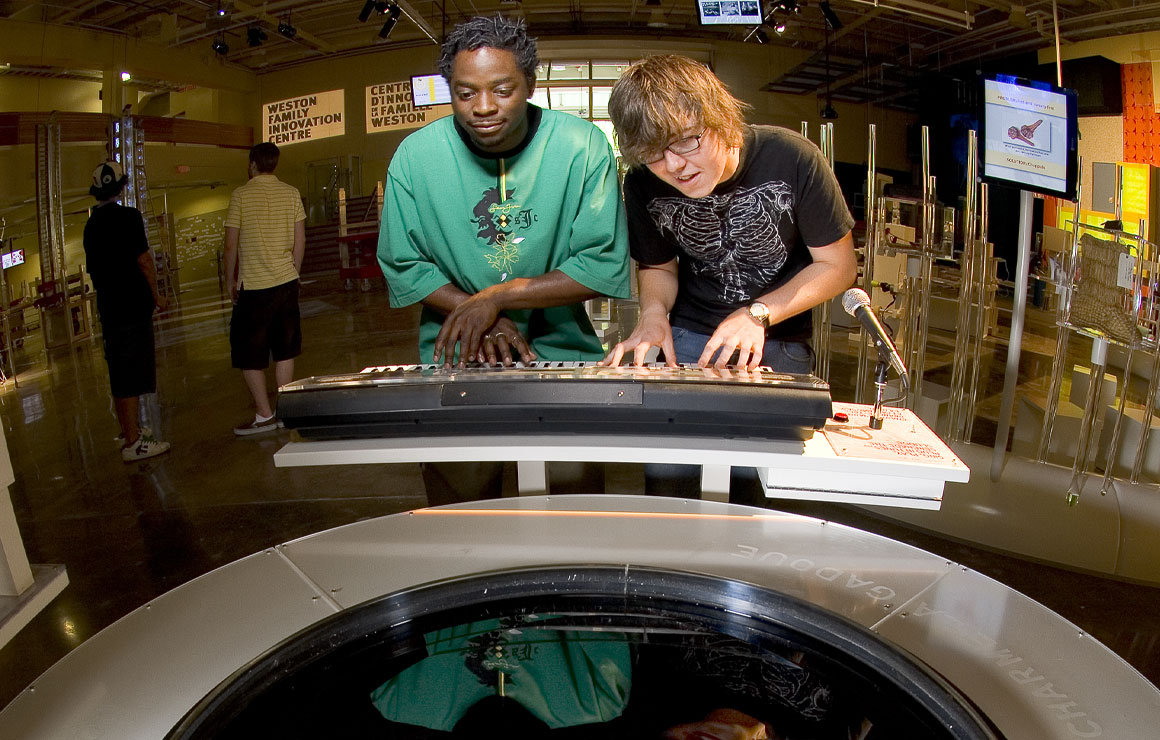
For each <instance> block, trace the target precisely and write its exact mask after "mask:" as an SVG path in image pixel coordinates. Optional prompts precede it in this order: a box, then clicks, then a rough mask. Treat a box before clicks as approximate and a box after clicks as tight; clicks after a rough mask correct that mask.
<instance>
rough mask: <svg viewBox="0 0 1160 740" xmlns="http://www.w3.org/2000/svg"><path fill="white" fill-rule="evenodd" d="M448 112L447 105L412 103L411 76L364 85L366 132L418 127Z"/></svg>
mask: <svg viewBox="0 0 1160 740" xmlns="http://www.w3.org/2000/svg"><path fill="white" fill-rule="evenodd" d="M449 115H451V106H450V105H432V106H425V107H415V104H414V103H413V102H412V100H411V80H410V79H406V80H403V81H401V82H386V83H383V84H381V85H368V86H367V133H368V134H376V133H379V132H382V131H396V130H398V129H406V128H419V127H420V126H425V125H427V124H428V123H430V122H431V121H434V120H435V119H437V118H442V117H443V116H449Z"/></svg>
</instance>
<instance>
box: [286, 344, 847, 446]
mask: <svg viewBox="0 0 1160 740" xmlns="http://www.w3.org/2000/svg"><path fill="white" fill-rule="evenodd" d="M831 414H832V406H831V402H830V387H829V385H828V384H827V383H826V382H824V381H822V380H821V379H820V378H817V377H815V376H813V375H789V374H785V373H778V372H774V371H773V370H771V369H770V368H765V367H763V368H757V369H756V370H752V371H746V370H744V369H736V368H725V369H721V370H717V369H714V368H699V367H696V366H692V365H684V366H679V367H675V368H673V367H667V366H664V365H660V364H653V365H647V366H644V367H633V366H621V367H600V366H598V365H596V363H594V362H548V361H539V362H532V363H527V364H524V363H516V364H515V365H514V366H508V367H504V366H487V365H469V366H468V367H466V368H456V367H450V368H448V367H444V366H442V365H382V366H376V367H368V368H366V369H364V370H363V371H361V372H359V373H351V374H346V375H328V376H318V377H312V378H306V379H303V380H297V381H294V382H292V383H289V384H288V385H285V386H283V387H282V388H281V389H280V390H279V394H278V418H279V419H280V420H281V421H282V422H283V424H285V426H286V427H287V428H290V429H296V430H297V431H298V433H299V434H300V435H301V436H302V437H304V438H308V439H337V438H352V437H353V438H367V437H413V436H455V435H465V434H504V435H511V434H585V435H682V436H691V437H753V438H761V439H792V440H806V439H809V438H810V437H811V436H813V433H814V431H815V430H818V429H821V428H822V427H823V426H824V425H825V423H826V421H827V420H828V419H829V418H830V416H831Z"/></svg>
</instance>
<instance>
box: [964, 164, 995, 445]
mask: <svg viewBox="0 0 1160 740" xmlns="http://www.w3.org/2000/svg"><path fill="white" fill-rule="evenodd" d="M989 194H990V189H989V187H988V186H987V183H983V184H982V185H980V186H979V231H978V235H979V236H978V238H977V239H976V240H975V247H976V249H975V298H976V302H975V333H974V337H972V341H973V344H972V345H971V347H972V349H971V352H970V362H971V365H970V368H971V375H970V378H969V379H968V380H967V386H966V388H965V389H964V391H965V393H966V403H965V404H964V407H963V439H965V440H967V441H968V442H969V441H970V439H971V433H972V432H974V430H975V400H976V399H977V398H978V394H979V376H980V375H981V368H982V364H983V337H984V336H985V335H986V333H987V326H986V324H987V310H988V309H987V296H988V294H989V292H990V291H989V290H988V288H989V284H990V281H991V264H992V262H993V260H992V259H991V253H990V251H989V250H988V249H987V234H988V230H989V229H990V225H991V211H990V207H989V205H988V202H987V198H988V195H989Z"/></svg>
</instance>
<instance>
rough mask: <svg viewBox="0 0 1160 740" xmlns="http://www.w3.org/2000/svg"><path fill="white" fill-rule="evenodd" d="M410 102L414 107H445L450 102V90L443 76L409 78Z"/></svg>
mask: <svg viewBox="0 0 1160 740" xmlns="http://www.w3.org/2000/svg"><path fill="white" fill-rule="evenodd" d="M411 100H412V101H413V102H414V103H415V105H416V107H418V106H424V105H447V104H448V103H450V102H451V88H450V87H448V86H447V80H445V79H443V75H413V76H412V77H411Z"/></svg>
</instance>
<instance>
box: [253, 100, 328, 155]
mask: <svg viewBox="0 0 1160 740" xmlns="http://www.w3.org/2000/svg"><path fill="white" fill-rule="evenodd" d="M344 105H345V97H344V95H343V91H342V90H329V91H327V92H320V93H312V94H310V95H299V96H298V97H295V98H288V99H287V100H277V101H275V102H273V103H263V104H262V141H269V142H273V143H274V144H277V145H278V146H286V145H287V144H297V143H298V142H300V141H309V140H312V139H326V138H329V137H331V136H342V135H343V134H345V133H346V123H345V121H344V120H343V118H344V116H343V106H344Z"/></svg>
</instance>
